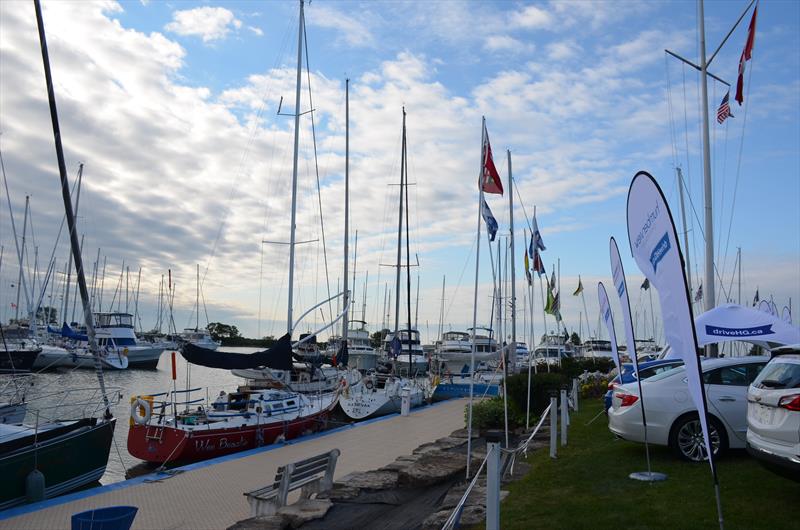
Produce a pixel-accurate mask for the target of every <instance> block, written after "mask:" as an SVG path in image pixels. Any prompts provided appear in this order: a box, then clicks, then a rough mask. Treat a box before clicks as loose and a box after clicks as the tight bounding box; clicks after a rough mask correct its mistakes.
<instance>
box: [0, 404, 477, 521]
mask: <svg viewBox="0 0 800 530" xmlns="http://www.w3.org/2000/svg"><path fill="white" fill-rule="evenodd" d="M466 403H467V400H465V399H457V400H451V401H444V402H441V403H437V404H434V405H432V406H429V407H423V408H419V409H414V410H412V411H411V414H410V415H409V416H405V417H404V416H400V415H392V416H386V417H383V418H376V419H373V420H368V421H366V422H361V423H356V424H353V425H350V426H346V427H341V428H337V429H333V430H330V431H326V432H323V433H319V434H316V435H313V436H309V437H306V438H303V439H299V440H292V441H290V442H288V443H286V444H280V445H271V446H267V447H262V448H259V449H253V450H250V451H246V452H243V453H239V454H235V455H230V456H225V457H221V458H217V459H214V460H210V461H207V462H200V463H197V464H192V465H189V466H185V467H183V468H179V472H178V473H176V474H173V475H171V476H166V475H147V476H145V477H139V478H136V479H132V480H128V481H125V482H120V483H117V484H111V485H108V486H104V487H99V488H95V489H92V490H87V491H83V492H78V493H73V494H70V495H66V496H64V497H59V498H56V499H51V500H47V501H43V502H40V503H37V504H32V505H28V506H22V507H19V508H12V509H10V510H7V511H5V512H0V528H14V529H16V530H23V529H37V530H38V529H41V528H48V529H56V528H69V527H70V516H71V515H72V514H75V513H78V512H82V511H85V510H91V509H95V508H102V507H106V506H120V505H128V506H137V507H138V508H139V513H138V514H137V515H136V519H135V520H134V523H133V528H134V529H150V528H152V529H166V528H170V529H172V528H193V529H205V528H209V529H211V528H227V527H229V526H231V525H232V524H234V523H235V522H236V521H240V520H242V519H246V518H247V517H249V514H250V508H249V505H248V503H247V500H246V498H245V496H244V495H243V493H244V492H246V491H251V490H254V489H256V488H260V487H262V486H265V485H267V484H269V483H271V482H272V480H273V479H274V477H275V471H276V470H277V468H278V467H279V466H281V465H284V464H288V463H290V462H295V461H298V460H302V459H304V458H308V457H310V456H313V455H317V454H320V453H323V452H325V451H330V450H331V449H334V448H338V449H339V450H340V451H341V456H340V457H339V460H338V463H337V466H336V475H335V478H337V479H338V478H340V477H343V476H345V475H347V474H348V473H352V472H354V471H368V470H370V469H376V468H379V467H382V466H385V465H387V464H389V463H391V462H393V461H394V460H395V459H396V458H397V457H398V456H401V455H406V454H410V453H411V452H412V451H413V450H414V449H415V448H416V447H418V446H419V445H420V444H422V443H425V442H429V441H433V440H436V439H437V438H441V437H443V436H447V435H449V434H450V433H451V432H453V431H454V430H456V429H459V428H462V427H463V426H464V406H465V404H466ZM118 443H120V441H119V440H118ZM122 443H124V442H122ZM111 457H112V458H113V457H114V455H113V452H112V455H111ZM173 471H174V470H173ZM165 477H166V478H165Z"/></svg>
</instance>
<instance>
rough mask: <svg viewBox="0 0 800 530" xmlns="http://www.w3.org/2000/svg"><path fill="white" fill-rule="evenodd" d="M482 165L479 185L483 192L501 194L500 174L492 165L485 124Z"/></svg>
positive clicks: (490, 148) (490, 147) (492, 160)
mask: <svg viewBox="0 0 800 530" xmlns="http://www.w3.org/2000/svg"><path fill="white" fill-rule="evenodd" d="M482 166H483V167H481V186H482V187H483V192H484V193H497V194H499V195H502V194H503V182H502V181H501V180H500V175H499V174H498V173H497V168H496V167H495V165H494V159H493V158H492V146H491V145H489V131H487V130H486V125H484V126H483V164H482Z"/></svg>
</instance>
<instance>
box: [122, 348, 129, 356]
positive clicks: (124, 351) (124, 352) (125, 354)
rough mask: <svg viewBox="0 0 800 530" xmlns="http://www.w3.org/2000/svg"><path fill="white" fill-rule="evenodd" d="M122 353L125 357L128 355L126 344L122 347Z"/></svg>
mask: <svg viewBox="0 0 800 530" xmlns="http://www.w3.org/2000/svg"><path fill="white" fill-rule="evenodd" d="M122 355H124V356H125V357H127V356H128V347H127V346H125V347H124V348H122Z"/></svg>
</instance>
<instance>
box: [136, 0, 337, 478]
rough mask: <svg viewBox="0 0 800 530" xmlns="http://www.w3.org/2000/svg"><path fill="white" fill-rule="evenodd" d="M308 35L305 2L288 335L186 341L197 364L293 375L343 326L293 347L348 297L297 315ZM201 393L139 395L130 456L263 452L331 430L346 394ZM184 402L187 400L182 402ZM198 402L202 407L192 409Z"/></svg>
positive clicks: (284, 389) (273, 383)
mask: <svg viewBox="0 0 800 530" xmlns="http://www.w3.org/2000/svg"><path fill="white" fill-rule="evenodd" d="M304 37H305V17H304V2H303V0H301V1H300V15H299V30H298V43H297V47H298V49H297V85H296V92H295V112H294V118H295V119H294V162H293V177H292V210H291V224H290V243H289V282H288V310H287V318H286V322H287V325H286V327H287V332H286V334H285V335H284V336H282V337H281V338H280V339H279V340H278V341H277V342H276V344H275V345H274V346H273V347H272V348H270V349H268V350H265V351H262V352H258V353H253V354H239V353H232V352H224V351H214V350H212V349H208V348H202V347H199V346H196V345H194V344H192V343H185V344H184V345H183V347H182V349H181V354H182V355H183V357H184V358H185V359H186V360H187V361H188V362H189V363H191V364H199V365H203V366H207V367H211V368H220V369H226V370H234V369H236V370H259V371H261V372H262V373H266V371H280V372H282V373H287V372H290V371H291V369H292V367H293V351H292V350H293V349H296V348H297V347H298V346H302V345H303V344H305V343H306V342H308V341H309V340H311V338H312V337H314V336H316V335H318V334H319V333H320V332H322V331H324V330H326V329H328V328H330V327H331V326H333V325H335V324H336V323H337V322H338V321H339V320H341V319H342V317H343V315H344V313H342V314H340V315H338V316H336V318H334V319H332V322H330V323H328V324H327V325H325V326H324V327H322V328H321V329H319V330H316V331H315V332H314V333H311V334H309V335H307V336H305V337H304V338H301V339H300V340H299V341H297V342H295V343H292V339H291V335H292V333H293V331H294V330H295V329H297V327H298V325H299V323H300V322H301V321H302V319H303V318H304V317H305V316H306V315H308V314H311V313H313V312H314V311H316V310H317V308H318V307H320V306H321V305H323V304H326V303H328V302H329V301H330V300H331V299H333V298H337V297H339V296H341V295H342V293H339V294H337V295H335V296H333V297H331V298H329V299H328V300H324V301H322V302H320V303H318V304H317V305H315V306H314V307H312V308H311V309H309V310H307V311H306V312H305V313H303V314H302V315H301V316H300V318H298V319H297V320H295V319H294V318H293V301H294V300H293V289H294V261H295V246H296V242H295V232H296V223H295V219H296V214H297V169H298V139H299V122H300V115H301V114H302V112H301V110H300V88H301V79H302V78H301V73H302V67H303V43H304V40H305V39H304ZM345 306H347V304H346V303H345ZM173 373H174V365H173ZM173 379H174V377H173ZM337 383H338V380H337ZM195 390H199V389H189V388H187V389H186V390H181V391H178V390H176V389H173V391H172V392H164V393H161V394H159V395H149V396H134V398H133V399H132V403H131V423H132V425H131V427H130V429H129V431H128V451H129V452H130V453H131V454H132V455H133V456H135V457H137V458H140V459H142V460H146V461H148V462H158V463H167V462H169V463H173V462H192V461H197V460H204V459H207V458H213V457H217V456H221V455H225V454H230V453H234V452H238V451H243V450H246V449H252V448H255V447H260V446H262V445H266V444H270V443H273V442H275V441H276V440H278V439H290V438H294V437H297V436H301V435H303V434H305V433H310V432H314V431H316V430H319V429H321V428H323V427H324V426H325V425H326V422H327V419H328V416H329V414H330V413H331V411H332V409H333V408H334V407H335V406H336V402H337V398H338V396H339V387H338V385H337V386H336V388H334V389H333V390H332V391H325V390H328V389H320V391H319V392H317V393H308V394H304V393H300V392H297V391H296V390H294V389H292V388H291V387H290V386H289V385H286V384H285V383H284V382H283V381H281V380H278V379H270V380H264V381H256V382H252V383H248V384H245V385H241V386H239V387H238V388H237V389H236V390H234V391H232V392H230V393H227V394H226V393H225V392H222V393H221V395H220V396H219V397H218V398H217V399H216V401H214V402H213V403H205V404H204V405H203V404H199V405H198V403H200V402H202V401H204V400H202V399H199V400H193V399H191V392H193V391H195ZM161 397H164V399H163V400H158V401H156V398H161ZM176 399H181V400H182V401H181V402H180V403H178V402H176ZM178 405H185V408H183V410H178ZM190 405H197V406H196V407H195V406H191V407H190Z"/></svg>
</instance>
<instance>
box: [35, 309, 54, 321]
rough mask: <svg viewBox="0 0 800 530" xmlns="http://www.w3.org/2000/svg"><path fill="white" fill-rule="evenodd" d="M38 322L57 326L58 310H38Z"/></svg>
mask: <svg viewBox="0 0 800 530" xmlns="http://www.w3.org/2000/svg"><path fill="white" fill-rule="evenodd" d="M36 320H40V321H42V322H45V323H46V324H56V323H57V322H58V310H57V309H56V308H55V307H50V306H44V307H40V308H39V309H37V310H36Z"/></svg>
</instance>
